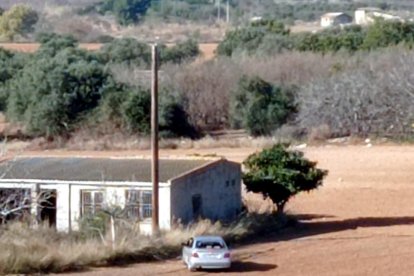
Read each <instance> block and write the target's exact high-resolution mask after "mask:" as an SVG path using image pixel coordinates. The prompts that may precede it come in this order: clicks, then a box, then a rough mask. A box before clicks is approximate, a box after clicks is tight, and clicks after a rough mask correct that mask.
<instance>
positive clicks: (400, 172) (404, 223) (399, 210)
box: [29, 146, 414, 276]
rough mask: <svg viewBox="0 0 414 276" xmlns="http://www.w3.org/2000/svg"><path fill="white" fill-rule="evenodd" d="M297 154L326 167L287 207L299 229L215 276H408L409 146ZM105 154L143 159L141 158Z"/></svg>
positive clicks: (147, 267)
mask: <svg viewBox="0 0 414 276" xmlns="http://www.w3.org/2000/svg"><path fill="white" fill-rule="evenodd" d="M254 150H255V149H228V148H227V149H217V150H216V151H215V152H219V153H220V154H222V155H225V156H227V157H228V158H229V159H232V160H236V161H241V160H243V159H244V158H245V157H246V156H247V154H249V153H251V152H253V151H254ZM304 151H305V153H306V156H307V157H308V158H310V159H312V160H317V161H318V162H319V167H321V168H325V169H328V170H329V176H328V177H327V179H326V181H325V183H324V186H323V187H322V188H320V189H318V190H317V191H313V192H311V193H305V194H301V195H299V196H297V197H295V198H294V199H292V200H291V201H290V202H289V204H288V206H287V211H288V212H289V213H290V214H293V215H297V216H298V218H299V219H300V220H301V222H302V225H301V226H298V227H296V228H292V229H288V230H285V231H284V232H283V233H278V234H275V235H274V236H273V237H268V238H266V239H261V240H259V241H256V242H255V243H252V244H250V245H246V246H243V247H239V248H236V249H235V250H234V256H235V258H236V259H237V260H236V262H235V263H234V266H233V268H232V269H231V270H230V271H228V272H223V271H221V272H217V273H215V274H217V275H219V274H228V275H240V274H242V275H259V274H260V275H290V276H292V275H376V276H378V275H412V273H413V271H414V262H413V259H414V146H373V147H365V146H343V147H336V146H335V147H334V146H332V147H329V146H324V147H309V148H307V149H305V150H304ZM195 152H197V153H199V154H207V153H211V152H212V150H184V151H182V150H180V151H173V150H170V151H163V152H161V155H163V156H165V155H168V156H172V155H173V156H180V155H188V154H193V153H195ZM29 154H31V155H33V154H36V153H29ZM72 154H73V153H68V152H64V151H61V152H51V153H50V155H72ZM107 154H108V153H105V154H104V153H99V154H98V155H107ZM109 154H110V155H116V156H122V155H149V152H128V153H127V154H125V153H123V152H112V153H109ZM75 155H82V154H81V152H78V153H75ZM87 155H96V154H94V153H89V154H88V153H87ZM206 273H207V272H206V271H201V272H195V273H191V275H205V274H206ZM79 274H82V275H85V276H89V275H91V276H92V275H170V274H174V275H190V273H189V272H187V271H186V269H185V267H184V265H183V264H182V263H181V261H180V260H169V261H166V262H156V263H145V264H136V265H131V266H128V267H114V268H98V269H92V270H91V271H88V272H83V273H79ZM72 275H73V274H72Z"/></svg>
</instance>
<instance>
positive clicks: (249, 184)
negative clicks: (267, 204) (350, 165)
mask: <svg viewBox="0 0 414 276" xmlns="http://www.w3.org/2000/svg"><path fill="white" fill-rule="evenodd" d="M243 164H244V166H245V167H246V169H247V172H246V173H245V174H244V175H243V182H244V184H245V185H246V189H247V191H249V192H254V193H261V194H262V195H263V197H264V198H270V199H271V200H272V202H273V203H274V204H275V205H276V207H277V212H278V213H283V210H284V207H285V205H286V203H287V202H288V201H289V199H290V198H291V197H292V196H294V195H296V194H297V193H300V192H303V191H310V190H313V189H316V188H317V187H319V186H320V185H322V181H323V179H324V177H325V176H326V175H327V174H328V171H326V170H321V169H318V168H316V162H312V161H309V160H308V159H306V158H305V157H304V156H303V153H302V152H300V151H292V150H288V148H287V145H284V144H277V145H275V146H273V147H272V148H270V149H264V150H263V151H261V152H259V153H254V154H252V155H250V156H249V157H248V158H247V159H246V160H245V161H244V162H243Z"/></svg>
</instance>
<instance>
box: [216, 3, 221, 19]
mask: <svg viewBox="0 0 414 276" xmlns="http://www.w3.org/2000/svg"><path fill="white" fill-rule="evenodd" d="M217 3H218V4H217V21H218V22H220V20H221V0H217Z"/></svg>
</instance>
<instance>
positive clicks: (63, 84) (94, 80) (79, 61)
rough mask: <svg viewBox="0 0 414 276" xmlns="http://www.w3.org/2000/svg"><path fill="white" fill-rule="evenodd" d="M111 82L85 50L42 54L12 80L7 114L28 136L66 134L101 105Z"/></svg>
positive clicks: (103, 70)
mask: <svg viewBox="0 0 414 276" xmlns="http://www.w3.org/2000/svg"><path fill="white" fill-rule="evenodd" d="M110 80H111V78H110V76H109V75H108V73H106V71H105V69H104V67H103V65H102V64H99V63H98V62H97V61H93V60H92V61H89V60H87V59H85V51H83V50H79V49H73V48H67V49H64V50H61V51H60V52H58V53H57V54H56V56H54V57H50V56H45V55H43V54H41V53H39V54H38V55H36V56H35V57H33V59H32V60H31V61H30V62H29V63H28V64H27V65H26V66H25V67H24V68H23V69H22V70H21V71H20V73H19V74H18V75H17V76H15V77H14V78H13V79H12V80H10V83H9V84H10V85H9V88H10V89H9V93H10V95H9V100H8V105H7V114H8V116H9V118H11V119H12V120H13V121H19V122H22V123H24V125H25V126H26V127H27V130H28V132H29V134H33V135H46V136H50V137H52V136H54V135H59V134H65V133H68V132H69V131H70V130H71V127H72V126H73V124H74V123H76V122H77V121H79V120H80V119H81V118H82V117H83V115H84V114H86V113H88V112H89V111H91V110H93V109H94V108H95V107H96V106H97V105H98V103H99V101H100V99H101V98H102V96H103V94H104V93H105V91H106V87H107V85H108V83H109V82H110Z"/></svg>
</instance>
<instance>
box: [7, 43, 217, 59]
mask: <svg viewBox="0 0 414 276" xmlns="http://www.w3.org/2000/svg"><path fill="white" fill-rule="evenodd" d="M168 45H169V46H171V45H173V44H168ZM217 45H218V44H217V43H202V44H200V45H199V47H200V51H201V53H202V60H210V59H212V58H214V56H215V53H214V51H215V50H216V48H217ZM0 47H2V48H4V49H7V50H11V51H17V52H26V53H33V52H36V51H37V49H39V44H38V43H0ZM79 47H80V48H82V49H86V50H89V51H97V50H99V49H100V48H101V47H102V44H99V43H80V44H79Z"/></svg>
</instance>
